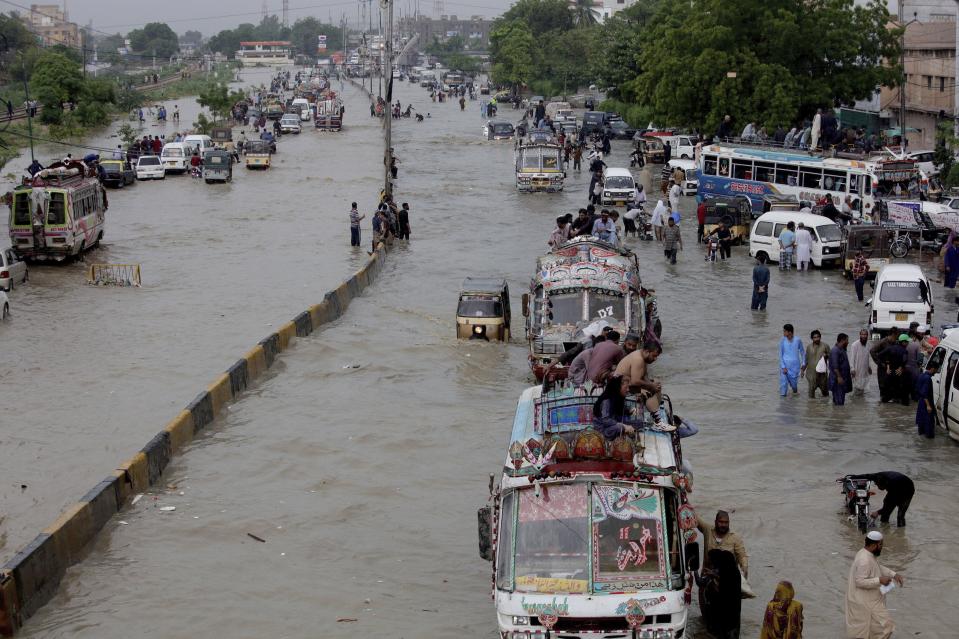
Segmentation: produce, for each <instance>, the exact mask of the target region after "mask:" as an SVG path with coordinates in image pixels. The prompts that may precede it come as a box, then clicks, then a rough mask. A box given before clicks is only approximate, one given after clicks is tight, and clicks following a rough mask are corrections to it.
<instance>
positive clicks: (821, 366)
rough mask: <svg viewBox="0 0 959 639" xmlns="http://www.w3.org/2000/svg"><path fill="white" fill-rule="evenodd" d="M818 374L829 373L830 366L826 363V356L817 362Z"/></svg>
mask: <svg viewBox="0 0 959 639" xmlns="http://www.w3.org/2000/svg"><path fill="white" fill-rule="evenodd" d="M816 372H817V373H826V372H829V364H827V363H826V356H825V355H823V356H822V357H820V358H819V361H818V362H816Z"/></svg>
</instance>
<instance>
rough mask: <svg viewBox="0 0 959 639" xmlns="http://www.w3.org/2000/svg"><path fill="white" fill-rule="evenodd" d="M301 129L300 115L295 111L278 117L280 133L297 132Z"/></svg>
mask: <svg viewBox="0 0 959 639" xmlns="http://www.w3.org/2000/svg"><path fill="white" fill-rule="evenodd" d="M302 130H303V129H302V127H301V126H300V116H298V115H297V114H296V113H287V114H285V115H284V116H283V117H282V118H280V132H281V133H299V132H300V131H302Z"/></svg>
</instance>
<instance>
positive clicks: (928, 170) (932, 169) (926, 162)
mask: <svg viewBox="0 0 959 639" xmlns="http://www.w3.org/2000/svg"><path fill="white" fill-rule="evenodd" d="M908 157H909V158H911V159H913V160H915V161H916V168H917V169H919V170H920V171H922V172H923V173H925V174H926V176H928V177H932V176H934V175H939V169H938V168H936V163H935V162H934V161H933V159H932V158H933V152H932V150H931V149H927V150H923V151H912V152H911V153H909V155H908Z"/></svg>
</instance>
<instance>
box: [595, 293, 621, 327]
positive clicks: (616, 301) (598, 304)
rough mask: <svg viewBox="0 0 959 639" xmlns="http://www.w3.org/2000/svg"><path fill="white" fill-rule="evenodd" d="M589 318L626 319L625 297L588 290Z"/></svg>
mask: <svg viewBox="0 0 959 639" xmlns="http://www.w3.org/2000/svg"><path fill="white" fill-rule="evenodd" d="M588 301H589V319H590V321H592V320H597V319H605V320H607V321H610V320H613V319H616V320H625V319H626V298H625V297H623V296H622V295H612V294H610V293H601V292H599V291H590V292H589V298H588Z"/></svg>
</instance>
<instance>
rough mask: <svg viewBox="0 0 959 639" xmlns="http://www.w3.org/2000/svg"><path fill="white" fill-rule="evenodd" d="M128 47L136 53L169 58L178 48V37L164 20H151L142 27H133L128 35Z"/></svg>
mask: <svg viewBox="0 0 959 639" xmlns="http://www.w3.org/2000/svg"><path fill="white" fill-rule="evenodd" d="M127 37H129V38H130V48H131V49H133V51H135V52H136V53H141V54H144V55H156V56H157V57H158V58H169V57H170V56H172V55H173V54H174V53H176V52H177V51H179V50H180V39H179V37H177V34H176V33H174V32H173V29H171V28H170V26H169V25H168V24H166V23H165V22H151V23H149V24H147V25H146V26H144V27H143V28H142V29H134V30H133V31H131V32H130V33H129V34H128V36H127Z"/></svg>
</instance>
